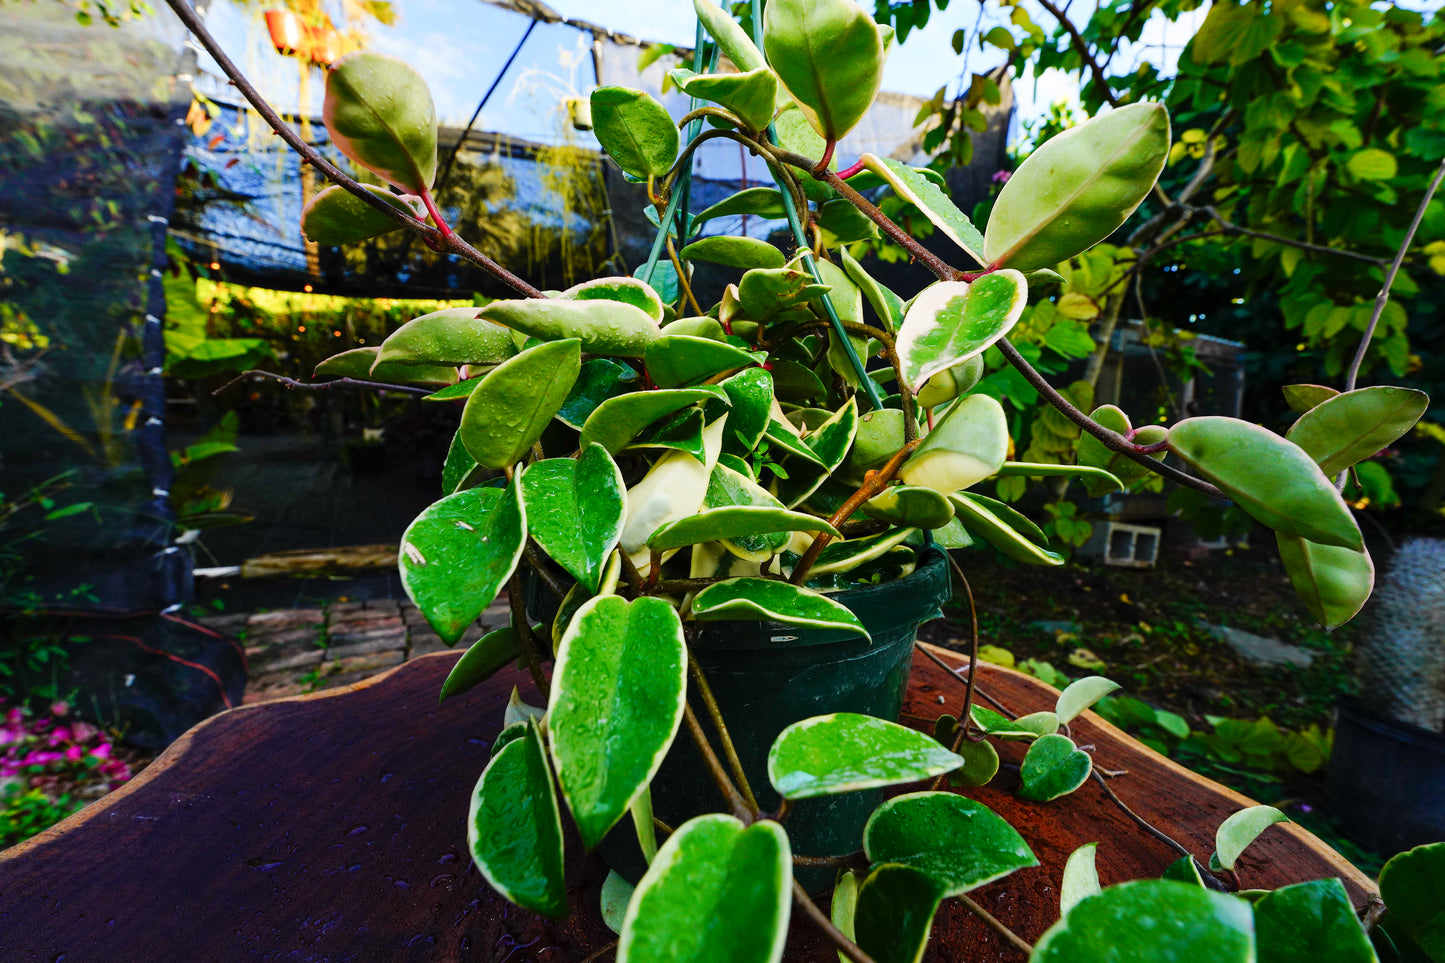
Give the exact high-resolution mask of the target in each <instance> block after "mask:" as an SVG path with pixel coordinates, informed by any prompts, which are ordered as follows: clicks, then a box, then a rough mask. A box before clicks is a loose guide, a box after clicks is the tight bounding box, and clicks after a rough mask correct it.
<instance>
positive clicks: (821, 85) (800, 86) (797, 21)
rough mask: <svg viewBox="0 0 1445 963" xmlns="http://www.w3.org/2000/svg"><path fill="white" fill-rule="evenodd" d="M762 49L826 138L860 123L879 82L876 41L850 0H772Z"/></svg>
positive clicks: (864, 15) (880, 59) (871, 23)
mask: <svg viewBox="0 0 1445 963" xmlns="http://www.w3.org/2000/svg"><path fill="white" fill-rule="evenodd" d="M763 49H764V50H765V51H766V52H767V57H768V63H769V65H771V66H772V68H773V70H774V71H776V73H777V75H778V79H779V80H781V81H782V84H783V87H784V88H785V89H786V90H787V92H788V93H789V94H790V95H792V98H793V100H794V101H796V102H797V104H798V106H799V108H801V109H802V111H803V114H804V116H805V117H806V118H807V120H808V123H809V124H810V125H811V126H812V128H813V129H814V130H815V131H817V132H818V134H819V135H821V136H822V137H824V138H826V139H827V140H832V141H836V140H839V139H840V138H842V137H843V135H844V134H846V133H848V131H850V130H852V129H853V128H854V127H855V126H856V125H857V123H858V122H859V121H860V120H862V119H863V115H864V114H866V113H867V112H868V108H869V107H871V106H872V105H873V100H874V99H875V98H876V97H877V96H878V89H879V87H880V86H881V84H882V82H883V60H884V54H883V41H882V38H881V37H880V36H879V34H878V28H877V26H876V24H875V23H874V21H873V17H872V16H871V15H870V14H868V13H867V12H865V11H864V10H863V8H862V7H860V6H858V4H856V3H854V2H852V0H772V2H771V3H769V4H768V5H767V7H766V8H765V10H764V12H763ZM813 159H814V160H816V159H817V158H813Z"/></svg>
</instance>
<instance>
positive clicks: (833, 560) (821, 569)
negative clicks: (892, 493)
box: [808, 528, 918, 578]
mask: <svg viewBox="0 0 1445 963" xmlns="http://www.w3.org/2000/svg"><path fill="white" fill-rule="evenodd" d="M916 531H918V529H916V528H895V529H892V530H891V531H887V532H879V533H878V534H877V535H865V536H864V537H862V538H848V539H843V540H841V541H832V542H829V543H828V545H827V547H826V548H824V549H823V551H822V552H820V553H819V554H818V560H817V561H816V562H814V563H813V567H812V568H810V569H809V570H808V577H809V578H816V577H817V576H819V575H828V574H830V573H832V572H847V571H851V570H852V569H855V568H857V567H858V566H860V565H862V564H863V563H865V562H871V561H873V560H874V559H875V558H881V557H882V556H884V555H886V554H888V552H889V551H891V550H892V549H893V548H894V547H895V546H897V545H901V544H903V542H905V541H907V539H908V537H909V536H910V535H912V534H913V533H914V532H916Z"/></svg>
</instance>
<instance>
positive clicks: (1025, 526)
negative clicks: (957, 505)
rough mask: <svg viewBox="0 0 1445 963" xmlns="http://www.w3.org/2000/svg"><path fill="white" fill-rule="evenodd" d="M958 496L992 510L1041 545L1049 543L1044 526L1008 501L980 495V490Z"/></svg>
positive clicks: (1010, 525) (1005, 522) (1011, 526)
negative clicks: (1040, 526) (1040, 525)
mask: <svg viewBox="0 0 1445 963" xmlns="http://www.w3.org/2000/svg"><path fill="white" fill-rule="evenodd" d="M957 497H959V498H967V499H968V500H969V501H971V502H973V503H974V504H975V505H979V506H982V507H983V508H986V509H988V510H989V511H990V512H992V513H993V514H994V515H996V516H997V517H998V519H999V521H1001V522H1003V523H1004V524H1005V525H1007V526H1009V527H1010V528H1012V529H1013V530H1014V531H1016V532H1018V533H1020V534H1022V535H1026V536H1028V537H1029V538H1030V539H1032V540H1033V541H1035V542H1038V543H1039V544H1040V545H1047V544H1048V543H1049V536H1048V535H1046V534H1044V530H1043V529H1042V528H1039V526H1038V525H1036V524H1035V523H1034V520H1033V519H1031V518H1029V517H1028V516H1027V515H1025V514H1024V513H1023V512H1020V511H1019V510H1018V509H1016V508H1014V507H1013V506H1012V505H1009V504H1008V503H1006V502H1001V501H999V500H998V499H997V498H989V497H988V496H987V495H980V494H979V493H978V492H959V493H958V496H957Z"/></svg>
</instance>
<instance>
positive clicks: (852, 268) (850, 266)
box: [838, 248, 903, 333]
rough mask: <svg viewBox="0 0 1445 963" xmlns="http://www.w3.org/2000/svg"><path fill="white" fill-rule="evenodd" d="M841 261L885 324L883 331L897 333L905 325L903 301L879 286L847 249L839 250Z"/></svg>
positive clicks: (844, 268) (874, 311)
mask: <svg viewBox="0 0 1445 963" xmlns="http://www.w3.org/2000/svg"><path fill="white" fill-rule="evenodd" d="M838 255H839V260H841V261H842V262H843V270H844V272H846V273H847V275H848V277H849V278H850V279H851V280H852V281H853V283H854V284H856V285H858V290H860V291H862V292H863V297H864V298H866V299H867V300H868V304H869V305H870V306H871V307H872V308H873V313H874V314H876V315H878V319H879V320H880V321H882V322H883V330H885V331H888V332H890V333H892V332H894V331H897V330H898V328H899V326H900V325H902V324H903V299H902V298H900V297H899V296H898V295H896V294H894V293H893V292H892V291H890V290H889V289H888V288H886V287H884V286H883V285H881V284H879V283H878V282H877V281H875V280H874V279H873V276H872V275H870V274H869V273H868V272H867V271H865V270H863V265H861V264H859V263H858V262H857V261H856V260H854V259H853V255H851V254H849V253H848V249H847V248H839V249H838Z"/></svg>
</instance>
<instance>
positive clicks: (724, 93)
mask: <svg viewBox="0 0 1445 963" xmlns="http://www.w3.org/2000/svg"><path fill="white" fill-rule="evenodd" d="M668 76H669V77H671V78H672V80H673V82H674V83H675V84H677V87H678V89H679V90H681V91H682V92H683V93H685V94H687V95H688V96H689V97H697V98H700V99H702V100H708V101H712V102H713V103H714V104H717V105H718V106H720V107H722V108H724V109H726V110H729V111H731V112H732V113H733V115H734V116H736V117H737V118H738V119H739V120H741V121H742V122H743V126H745V127H747V128H748V129H749V130H765V129H767V126H768V124H769V123H770V122H771V121H772V119H773V104H774V102H775V101H776V100H777V99H778V76H777V74H775V73H773V72H772V71H771V70H769V69H768V68H767V67H758V68H757V69H756V70H747V71H744V72H742V73H737V74H695V73H693V72H692V71H691V70H686V69H683V68H678V69H675V70H672V71H669V72H668Z"/></svg>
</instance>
